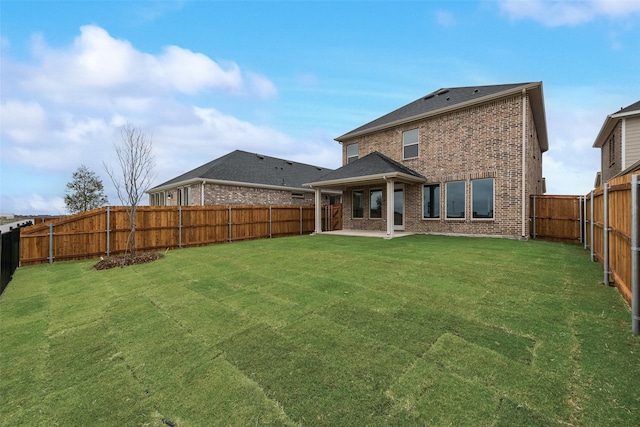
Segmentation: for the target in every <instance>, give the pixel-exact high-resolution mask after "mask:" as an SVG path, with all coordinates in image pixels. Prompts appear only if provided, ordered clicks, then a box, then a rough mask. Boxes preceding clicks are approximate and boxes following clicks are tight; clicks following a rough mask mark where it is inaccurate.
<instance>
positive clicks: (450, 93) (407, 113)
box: [336, 83, 540, 141]
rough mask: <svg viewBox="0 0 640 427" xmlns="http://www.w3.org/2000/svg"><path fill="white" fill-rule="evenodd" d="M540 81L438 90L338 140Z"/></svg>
mask: <svg viewBox="0 0 640 427" xmlns="http://www.w3.org/2000/svg"><path fill="white" fill-rule="evenodd" d="M537 84H540V83H514V84H503V85H491V86H466V87H456V88H442V89H438V90H436V91H435V92H432V93H430V94H428V95H425V96H423V97H421V98H419V99H417V100H415V101H413V102H411V103H409V104H407V105H405V106H403V107H400V108H398V109H397V110H394V111H392V112H390V113H388V114H385V115H384V116H382V117H379V118H377V119H375V120H373V121H371V122H369V123H367V124H364V125H362V126H360V127H358V128H356V129H354V130H352V131H350V132H347V133H346V134H344V135H342V136H340V137H338V138H336V140H337V141H343V140H344V139H347V138H350V137H353V136H357V135H360V134H364V133H368V132H369V131H374V130H379V129H384V128H386V127H390V126H394V125H396V124H400V123H404V122H408V121H411V120H415V119H418V118H420V117H421V116H424V115H428V114H430V113H431V114H435V113H437V112H440V111H447V110H450V109H455V108H456V107H460V108H463V107H465V106H467V105H469V104H472V103H475V102H482V101H483V100H484V99H485V98H493V97H495V96H496V95H500V94H503V93H505V92H514V91H515V92H517V89H519V88H526V87H529V86H531V85H537Z"/></svg>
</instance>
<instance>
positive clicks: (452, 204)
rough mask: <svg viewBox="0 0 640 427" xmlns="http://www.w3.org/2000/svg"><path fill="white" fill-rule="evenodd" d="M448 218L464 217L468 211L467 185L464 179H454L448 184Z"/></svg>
mask: <svg viewBox="0 0 640 427" xmlns="http://www.w3.org/2000/svg"><path fill="white" fill-rule="evenodd" d="M446 190H447V191H446V195H445V197H446V210H447V218H450V219H464V218H465V211H466V186H465V182H464V181H452V182H447V184H446Z"/></svg>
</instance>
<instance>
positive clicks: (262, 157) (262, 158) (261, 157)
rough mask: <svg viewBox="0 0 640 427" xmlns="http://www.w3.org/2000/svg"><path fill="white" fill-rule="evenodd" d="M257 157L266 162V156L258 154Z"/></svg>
mask: <svg viewBox="0 0 640 427" xmlns="http://www.w3.org/2000/svg"><path fill="white" fill-rule="evenodd" d="M256 157H257V158H259V159H260V160H264V156H261V155H260V154H256Z"/></svg>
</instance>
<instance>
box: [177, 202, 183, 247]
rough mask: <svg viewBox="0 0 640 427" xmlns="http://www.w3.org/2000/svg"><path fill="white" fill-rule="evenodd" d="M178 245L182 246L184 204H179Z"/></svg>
mask: <svg viewBox="0 0 640 427" xmlns="http://www.w3.org/2000/svg"><path fill="white" fill-rule="evenodd" d="M178 247H179V248H182V206H178Z"/></svg>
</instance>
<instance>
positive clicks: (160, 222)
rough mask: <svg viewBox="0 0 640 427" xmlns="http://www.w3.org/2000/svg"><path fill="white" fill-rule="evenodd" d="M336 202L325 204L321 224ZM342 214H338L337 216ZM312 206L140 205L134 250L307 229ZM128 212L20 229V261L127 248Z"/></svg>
mask: <svg viewBox="0 0 640 427" xmlns="http://www.w3.org/2000/svg"><path fill="white" fill-rule="evenodd" d="M336 209H340V206H337V207H335V206H332V207H329V206H326V207H325V209H323V217H324V218H323V222H322V223H323V229H324V230H331V229H335V228H331V226H332V221H330V215H331V213H332V212H334V211H335V210H336ZM340 216H342V215H340ZM314 229H315V210H314V207H313V206H140V207H138V211H137V214H136V250H137V251H150V250H164V249H167V248H169V249H172V248H184V247H188V246H203V245H210V244H214V243H224V242H235V241H240V240H249V239H262V238H271V237H281V236H291V235H299V234H305V233H307V234H308V233H311V232H313V231H314ZM129 232H130V227H129V215H128V214H127V212H126V210H125V208H124V207H122V206H117V207H113V206H110V207H104V208H100V209H95V210H92V211H89V212H85V213H81V214H77V215H72V216H69V217H66V218H63V219H60V220H57V221H53V222H49V223H47V224H39V225H35V226H31V227H28V228H25V229H23V230H22V235H21V245H20V260H21V265H32V264H41V263H47V262H48V263H53V262H54V261H68V260H78V259H88V258H97V257H100V256H109V255H117V254H122V253H125V252H126V251H128V250H129V248H128V247H127V242H128V237H129Z"/></svg>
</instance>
